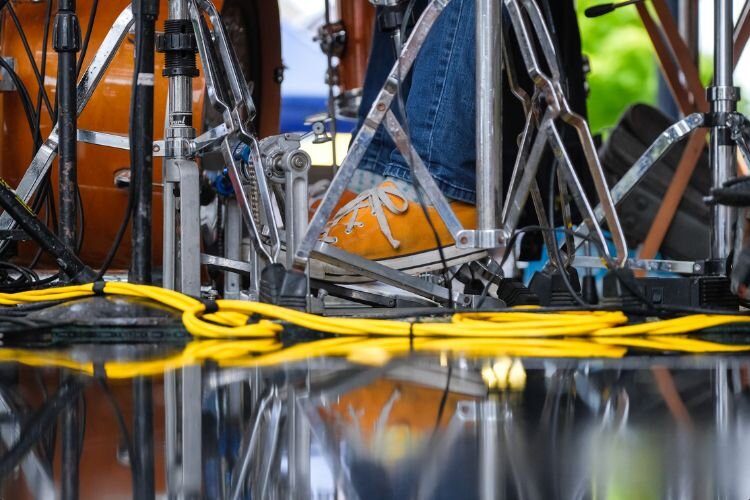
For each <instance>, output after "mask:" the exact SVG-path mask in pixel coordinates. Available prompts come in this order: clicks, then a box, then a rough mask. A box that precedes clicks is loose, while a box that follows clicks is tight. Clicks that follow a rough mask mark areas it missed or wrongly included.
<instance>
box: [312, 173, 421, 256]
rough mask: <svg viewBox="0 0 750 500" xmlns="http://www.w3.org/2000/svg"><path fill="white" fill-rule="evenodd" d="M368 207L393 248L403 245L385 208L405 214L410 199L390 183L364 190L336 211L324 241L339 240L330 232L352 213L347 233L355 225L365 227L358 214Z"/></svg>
mask: <svg viewBox="0 0 750 500" xmlns="http://www.w3.org/2000/svg"><path fill="white" fill-rule="evenodd" d="M394 198H395V199H396V200H398V201H400V202H401V206H399V205H398V204H397V202H396V201H395V200H394ZM366 208H370V209H371V213H372V215H373V216H375V220H377V221H378V227H379V228H380V232H382V233H383V235H384V236H385V237H386V239H387V240H388V243H390V244H391V246H392V247H393V248H398V247H399V246H400V245H401V242H400V241H398V240H397V239H395V238H394V237H393V233H392V232H391V227H390V225H389V224H388V218H387V217H386V214H385V209H387V210H388V211H389V212H391V213H393V214H396V215H399V214H403V213H404V212H406V211H407V209H408V208H409V200H407V199H406V196H404V194H403V193H402V192H401V191H400V190H399V189H398V188H397V187H396V186H394V185H393V184H390V183H387V184H381V185H379V186H376V187H374V188H372V189H367V190H365V191H362V192H361V193H360V194H359V195H358V196H357V197H356V198H354V199H353V200H352V201H350V202H349V203H347V204H346V205H344V206H343V207H341V209H340V210H339V211H338V212H336V215H334V217H333V219H332V220H331V222H329V224H328V225H327V226H326V230H325V232H324V233H323V236H322V241H323V242H324V243H329V244H330V243H337V242H338V240H337V239H336V238H335V237H331V236H329V235H328V232H329V231H330V230H331V228H333V227H334V226H336V225H337V224H338V223H339V222H341V221H342V220H343V219H344V218H345V217H347V216H349V215H351V217H349V219H348V220H347V222H346V226H345V227H346V233H347V234H350V233H351V232H352V231H353V230H354V228H355V227H364V225H365V224H364V222H360V221H358V220H357V216H358V215H359V211H360V210H363V209H366Z"/></svg>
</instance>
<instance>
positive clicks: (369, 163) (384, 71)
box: [346, 0, 396, 175]
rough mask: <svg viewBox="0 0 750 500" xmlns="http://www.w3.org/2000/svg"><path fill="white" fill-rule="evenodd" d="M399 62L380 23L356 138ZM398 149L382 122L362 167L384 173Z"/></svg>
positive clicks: (363, 95) (361, 105) (368, 62)
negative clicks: (392, 155) (395, 150)
mask: <svg viewBox="0 0 750 500" xmlns="http://www.w3.org/2000/svg"><path fill="white" fill-rule="evenodd" d="M346 1H351V0H346ZM395 63H396V55H395V49H394V47H393V42H392V41H391V36H390V35H389V34H388V33H384V32H381V31H380V30H379V29H378V28H377V26H376V27H375V30H374V32H373V39H372V48H371V49H370V58H369V60H368V61H367V72H366V73H365V81H364V86H363V88H362V102H361V104H360V106H359V112H358V114H357V118H358V119H357V126H356V127H355V129H354V131H353V132H352V137H356V136H357V133H358V132H359V129H360V128H361V127H362V123H363V122H364V120H365V118H367V115H368V114H369V113H370V109H371V108H372V105H373V103H374V102H375V98H376V97H377V96H378V94H379V93H380V90H381V89H382V88H383V85H384V84H385V81H386V79H387V78H388V75H389V74H390V72H391V69H392V68H393V65H394V64H395ZM395 148H396V145H395V144H393V141H392V140H391V138H390V136H389V135H388V133H387V132H386V130H385V127H384V126H383V125H381V126H380V127H378V130H377V132H376V133H375V137H374V138H373V139H372V142H371V143H370V145H369V146H368V147H367V150H366V151H365V155H364V157H363V158H362V161H361V162H360V164H359V166H358V168H360V169H362V170H368V171H370V172H374V173H376V174H381V175H382V174H383V172H384V171H385V168H386V166H387V165H388V162H389V161H390V158H391V153H392V152H393V150H394V149H395Z"/></svg>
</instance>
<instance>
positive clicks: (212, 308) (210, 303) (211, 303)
mask: <svg viewBox="0 0 750 500" xmlns="http://www.w3.org/2000/svg"><path fill="white" fill-rule="evenodd" d="M200 301H201V304H203V314H214V313H217V312H219V304H217V303H216V301H215V300H213V299H200Z"/></svg>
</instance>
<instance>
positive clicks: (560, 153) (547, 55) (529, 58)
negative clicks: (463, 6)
mask: <svg viewBox="0 0 750 500" xmlns="http://www.w3.org/2000/svg"><path fill="white" fill-rule="evenodd" d="M505 5H506V7H507V9H508V12H509V14H510V19H511V24H512V27H513V29H514V32H515V34H516V37H517V38H518V40H519V45H520V48H521V54H522V58H523V60H524V63H525V65H526V70H527V72H528V74H529V77H530V78H531V80H532V81H533V82H534V84H535V87H536V88H537V89H538V90H539V91H540V96H542V97H543V98H544V99H545V101H546V104H547V106H548V107H547V110H546V111H545V114H544V116H543V118H542V120H541V124H540V126H539V133H538V135H537V137H536V139H535V141H534V144H533V146H532V148H531V151H530V153H529V160H528V163H526V165H525V166H524V172H523V176H522V177H521V178H520V180H519V183H518V184H517V186H516V188H517V189H518V188H520V191H517V195H516V197H515V200H514V202H513V203H511V204H510V205H508V208H507V209H506V210H504V212H505V213H506V214H507V218H506V219H505V221H504V223H505V225H506V227H508V228H515V227H516V225H517V222H518V219H519V217H520V214H521V209H522V208H523V203H522V204H520V205H519V204H518V203H517V202H518V201H519V200H521V201H523V202H525V200H526V194H525V192H527V191H528V186H530V184H531V182H532V181H533V180H534V179H535V177H536V172H537V169H538V167H539V164H538V162H539V161H540V160H541V154H542V152H543V150H544V147H545V144H544V142H546V141H549V144H550V146H551V149H552V152H553V153H554V154H555V159H556V160H557V162H558V164H559V165H560V166H562V167H563V168H562V170H561V173H562V175H563V177H564V178H565V179H566V182H567V184H568V187H569V188H570V189H571V192H572V194H573V198H574V200H575V201H576V204H577V205H578V208H579V210H580V211H581V213H582V215H583V217H584V225H585V226H586V227H587V228H588V230H589V232H590V234H594V235H595V237H596V238H597V239H598V240H599V241H600V242H601V243H602V247H603V249H604V250H605V252H606V244H604V243H605V240H604V237H603V235H602V232H601V228H600V227H599V224H600V223H601V221H600V218H595V217H593V211H592V210H591V208H590V205H589V204H588V201H587V200H586V197H585V195H584V194H583V190H582V188H581V186H580V182H579V181H578V178H577V176H576V174H575V170H574V169H573V166H572V164H571V162H570V158H569V156H568V154H567V151H566V149H565V147H564V145H563V142H562V138H561V137H560V133H559V131H558V130H557V125H556V124H555V121H556V120H557V119H558V118H559V119H560V120H561V121H562V122H563V124H566V125H568V126H571V127H572V128H574V129H575V130H576V132H577V134H578V138H579V142H580V144H581V146H582V149H583V152H584V156H585V158H586V163H587V166H588V168H589V172H590V174H591V176H592V178H593V180H594V185H595V187H596V192H597V196H598V197H599V199H600V208H599V210H601V211H602V213H603V215H604V219H606V222H607V225H608V226H609V228H610V231H611V233H612V237H613V240H614V243H615V248H616V249H617V255H616V257H615V264H617V265H619V266H622V265H623V264H624V262H625V260H626V259H627V245H626V242H625V237H624V235H623V232H622V228H621V227H620V223H619V219H618V218H617V213H616V211H615V206H614V203H613V200H612V198H611V196H610V192H609V188H608V186H607V183H606V181H605V179H604V174H603V172H602V168H601V164H600V162H599V158H598V155H597V152H596V148H595V146H594V143H593V139H592V137H591V132H590V130H589V128H588V123H587V122H586V121H585V119H584V118H583V117H581V116H580V115H578V114H576V113H575V112H573V111H572V110H571V109H570V107H569V105H568V102H567V99H566V97H565V93H564V92H563V90H562V85H561V83H560V69H559V67H558V65H557V57H556V54H555V47H554V44H553V42H552V39H551V37H550V34H549V30H548V28H547V26H546V24H545V22H544V17H543V15H542V13H541V11H540V10H539V7H538V5H537V4H536V3H535V2H534V1H533V0H522V1H521V2H519V1H518V0H505ZM522 7H523V11H522V10H521V8H522ZM523 12H525V13H526V16H527V18H528V22H530V23H531V29H533V32H534V34H535V38H536V40H535V41H536V42H537V43H538V45H539V47H540V48H541V52H542V54H541V57H543V59H544V61H545V63H546V65H547V67H548V68H549V69H550V73H551V75H547V74H545V73H544V72H543V70H542V69H541V67H540V65H539V62H538V60H539V59H538V55H537V54H536V49H535V47H536V45H535V43H534V42H535V41H534V40H532V39H531V36H530V34H529V33H530V32H529V25H528V24H527V21H526V19H524V16H523ZM545 137H546V141H545ZM518 195H520V198H519V196H518ZM511 196H513V195H512V194H511ZM506 203H507V202H506ZM604 257H605V258H607V257H609V256H607V255H605V256H604Z"/></svg>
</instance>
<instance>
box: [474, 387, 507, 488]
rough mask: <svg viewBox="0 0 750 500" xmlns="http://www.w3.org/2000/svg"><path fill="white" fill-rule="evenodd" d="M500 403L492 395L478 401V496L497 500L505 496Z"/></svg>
mask: <svg viewBox="0 0 750 500" xmlns="http://www.w3.org/2000/svg"><path fill="white" fill-rule="evenodd" d="M499 417H500V403H499V401H498V400H497V399H495V398H494V397H490V398H489V399H487V400H485V401H482V402H480V403H479V414H478V421H477V427H478V433H477V435H478V437H479V498H480V499H481V500H497V499H500V498H504V497H505V494H504V493H505V480H504V477H503V475H504V471H503V468H502V453H501V451H502V450H501V449H500V427H499V425H498V424H499Z"/></svg>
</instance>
